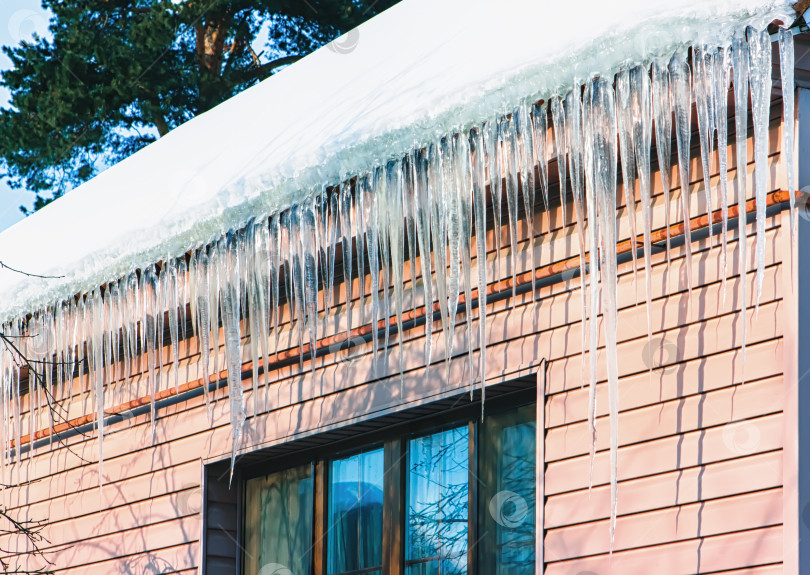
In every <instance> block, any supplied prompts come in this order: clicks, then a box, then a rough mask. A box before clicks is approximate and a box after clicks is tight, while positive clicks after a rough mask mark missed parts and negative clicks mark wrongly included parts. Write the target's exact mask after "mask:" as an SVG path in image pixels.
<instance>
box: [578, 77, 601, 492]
mask: <svg viewBox="0 0 810 575" xmlns="http://www.w3.org/2000/svg"><path fill="white" fill-rule="evenodd" d="M593 93H594V87H593V83H592V82H588V83H587V84H586V85H585V95H584V98H583V106H582V132H583V136H584V141H585V142H586V145H585V146H584V153H583V155H584V162H583V164H584V167H585V195H586V202H587V208H588V244H589V250H588V263H589V268H590V273H589V274H588V280H589V282H590V284H589V290H588V291H589V302H590V312H589V320H590V324H589V326H588V327H589V337H588V361H589V363H590V370H589V376H590V377H589V380H590V383H589V386H588V431H589V434H590V436H591V445H590V464H589V466H588V496H589V497H590V494H591V489H592V488H593V463H594V460H595V459H596V377H597V359H598V356H597V350H598V347H599V320H598V318H597V316H598V314H599V296H600V294H599V218H598V209H597V207H598V198H597V197H596V174H595V173H594V170H595V165H594V164H595V159H594V148H593V146H592V142H593V132H594V125H593V115H594V114H593V95H594V94H593Z"/></svg>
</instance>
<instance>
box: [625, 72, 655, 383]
mask: <svg viewBox="0 0 810 575" xmlns="http://www.w3.org/2000/svg"><path fill="white" fill-rule="evenodd" d="M630 112H631V118H632V130H633V144H634V146H635V158H636V167H637V168H638V181H639V188H640V191H641V218H642V220H643V222H642V223H643V225H644V296H645V303H646V308H647V349H650V350H652V264H651V257H652V243H651V241H650V236H651V234H652V210H651V209H650V196H651V192H650V187H651V184H650V145H651V143H652V107H651V102H650V76H649V74H648V72H647V69H646V68H645V67H642V66H636V67H635V68H633V69H632V70H631V71H630ZM649 364H650V365H649V369H650V373H652V362H649Z"/></svg>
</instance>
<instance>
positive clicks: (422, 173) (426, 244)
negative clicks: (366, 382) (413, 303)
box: [414, 149, 433, 373]
mask: <svg viewBox="0 0 810 575" xmlns="http://www.w3.org/2000/svg"><path fill="white" fill-rule="evenodd" d="M414 160H415V167H416V178H415V180H414V182H415V185H416V192H415V193H414V212H415V214H416V239H417V242H418V244H419V260H420V264H421V267H422V294H423V301H424V304H425V366H426V367H425V369H426V371H427V372H428V373H429V372H430V361H431V356H432V355H433V276H432V274H431V272H430V206H431V199H430V186H429V183H428V154H427V150H424V149H419V150H417V151H416V152H415V153H414Z"/></svg>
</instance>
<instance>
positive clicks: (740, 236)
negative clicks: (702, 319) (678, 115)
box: [732, 36, 748, 383]
mask: <svg viewBox="0 0 810 575" xmlns="http://www.w3.org/2000/svg"><path fill="white" fill-rule="evenodd" d="M732 57H733V59H734V60H733V65H734V128H735V132H736V140H737V167H736V169H737V173H736V177H735V180H736V181H737V249H738V250H739V253H738V258H739V259H738V260H737V261H738V266H739V268H740V270H739V274H740V325H741V326H742V330H741V331H742V351H741V359H742V365H741V372H742V377H741V381H742V383H745V342H746V336H747V335H748V334H747V330H748V319H747V309H748V294H746V290H747V287H748V278H747V273H746V272H747V271H748V237H747V234H746V227H747V223H748V221H747V220H748V218H747V215H746V208H745V203H746V200H747V194H746V190H745V180H746V177H747V170H748V167H747V166H748V43H747V42H746V41H745V38H742V37H740V36H735V37H734V40H733V44H732Z"/></svg>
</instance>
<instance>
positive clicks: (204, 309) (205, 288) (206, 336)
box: [195, 248, 216, 418]
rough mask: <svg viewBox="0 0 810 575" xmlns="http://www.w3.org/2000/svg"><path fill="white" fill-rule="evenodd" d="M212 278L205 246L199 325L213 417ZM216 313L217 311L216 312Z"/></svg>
mask: <svg viewBox="0 0 810 575" xmlns="http://www.w3.org/2000/svg"><path fill="white" fill-rule="evenodd" d="M210 278H211V271H210V268H209V264H208V253H207V252H206V249H205V248H201V249H200V255H199V256H198V257H197V279H196V281H195V283H196V285H197V304H196V309H197V315H198V317H197V325H199V326H200V327H199V335H198V337H199V338H200V344H199V345H200V363H201V364H202V381H203V393H204V395H205V407H206V410H207V411H208V417H209V418H210V417H211V393H210V390H209V389H208V388H209V383H210V381H211V371H210V368H209V364H208V362H209V359H210V357H211V355H210V354H211V325H212V320H211V299H210V297H211V288H210V286H209V283H208V282H209V281H210ZM214 313H216V312H214Z"/></svg>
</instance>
